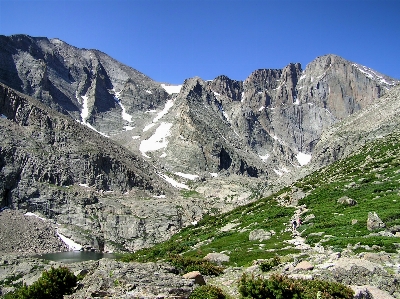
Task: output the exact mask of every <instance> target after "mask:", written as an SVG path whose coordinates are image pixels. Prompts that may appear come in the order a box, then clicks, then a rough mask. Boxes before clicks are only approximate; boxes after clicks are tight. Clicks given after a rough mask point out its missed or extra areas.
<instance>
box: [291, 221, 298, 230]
mask: <svg viewBox="0 0 400 299" xmlns="http://www.w3.org/2000/svg"><path fill="white" fill-rule="evenodd" d="M292 226H293V230H296V228H297V222H296V220H293V221H292Z"/></svg>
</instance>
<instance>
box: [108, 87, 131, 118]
mask: <svg viewBox="0 0 400 299" xmlns="http://www.w3.org/2000/svg"><path fill="white" fill-rule="evenodd" d="M113 91H114V93H115V95H114V100H115V101H116V102H117V104H118V105H119V106H120V107H121V109H122V119H123V120H126V121H127V122H130V123H131V122H132V115H130V114H128V113H126V109H125V107H124V105H122V103H121V100H120V99H119V96H120V94H121V91H118V92H116V91H115V89H113Z"/></svg>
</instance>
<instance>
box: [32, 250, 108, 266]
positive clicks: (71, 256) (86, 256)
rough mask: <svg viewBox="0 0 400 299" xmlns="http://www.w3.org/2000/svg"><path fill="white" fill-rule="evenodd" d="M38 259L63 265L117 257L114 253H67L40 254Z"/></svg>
mask: <svg viewBox="0 0 400 299" xmlns="http://www.w3.org/2000/svg"><path fill="white" fill-rule="evenodd" d="M36 257H38V258H40V259H44V260H50V261H55V262H62V263H67V264H69V263H76V262H83V261H96V260H99V259H102V258H111V259H114V258H115V255H114V254H112V253H101V252H91V251H65V252H54V253H46V254H40V255H37V256H36Z"/></svg>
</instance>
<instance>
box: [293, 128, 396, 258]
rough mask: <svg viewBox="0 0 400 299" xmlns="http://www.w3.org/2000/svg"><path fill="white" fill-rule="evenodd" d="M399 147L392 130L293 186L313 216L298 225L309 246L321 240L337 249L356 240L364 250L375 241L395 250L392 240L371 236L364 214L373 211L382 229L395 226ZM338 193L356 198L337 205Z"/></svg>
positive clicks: (341, 195) (355, 242)
mask: <svg viewBox="0 0 400 299" xmlns="http://www.w3.org/2000/svg"><path fill="white" fill-rule="evenodd" d="M399 150H400V139H399V133H398V132H393V133H392V134H390V135H389V136H386V137H385V138H382V139H378V140H375V141H373V142H371V143H369V144H368V145H366V146H365V147H364V148H362V149H361V150H360V151H358V152H357V153H355V154H353V155H352V156H351V157H349V158H347V159H343V160H341V161H338V162H336V163H334V164H332V165H330V166H328V167H326V168H324V169H322V170H321V171H318V172H315V173H313V174H312V175H310V176H308V177H306V178H305V179H303V180H301V181H299V182H297V183H296V184H295V185H296V186H297V187H299V188H302V189H303V190H308V192H309V195H308V196H307V197H305V198H304V199H303V200H301V201H300V204H306V205H307V207H308V208H309V209H310V211H309V212H308V214H314V215H315V218H314V219H311V220H310V221H309V222H308V223H306V224H305V225H304V226H302V227H301V230H303V233H302V235H303V236H305V237H307V241H308V242H309V243H310V244H313V243H316V242H321V241H322V243H321V244H322V245H330V246H334V247H337V248H338V249H339V248H344V247H346V246H347V244H352V245H355V244H357V243H360V245H364V249H365V248H366V247H365V245H368V246H373V245H378V246H381V247H382V249H384V250H386V251H394V250H395V244H394V243H395V242H398V241H399V239H398V238H393V237H383V236H372V235H371V232H370V231H368V230H367V226H366V223H367V217H368V213H369V212H376V213H377V214H378V215H379V217H380V218H381V219H382V221H383V222H384V223H385V224H386V227H387V228H390V227H393V226H395V225H399V224H400V195H399V194H400V193H399V192H400V188H399V185H400V184H399V182H400V152H399ZM343 196H347V197H350V198H352V199H354V200H356V201H357V205H355V206H346V205H343V204H338V203H337V200H338V199H339V198H341V197H343ZM355 222H356V223H355ZM352 223H355V224H352ZM316 233H319V234H321V233H323V235H322V236H317V235H316ZM377 249H379V248H377Z"/></svg>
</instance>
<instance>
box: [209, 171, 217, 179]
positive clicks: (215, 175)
mask: <svg viewBox="0 0 400 299" xmlns="http://www.w3.org/2000/svg"><path fill="white" fill-rule="evenodd" d="M210 175H211V176H212V177H213V178H216V177H217V176H218V173H216V172H210Z"/></svg>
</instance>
